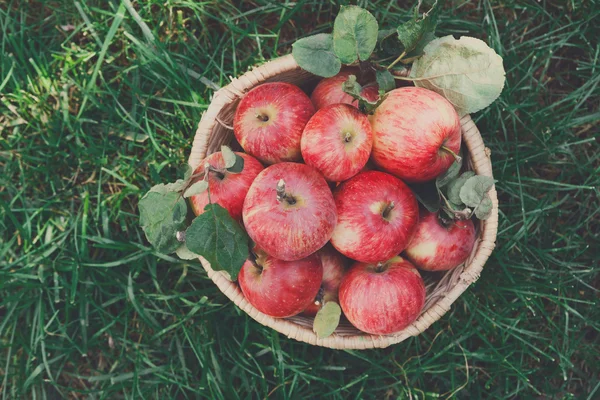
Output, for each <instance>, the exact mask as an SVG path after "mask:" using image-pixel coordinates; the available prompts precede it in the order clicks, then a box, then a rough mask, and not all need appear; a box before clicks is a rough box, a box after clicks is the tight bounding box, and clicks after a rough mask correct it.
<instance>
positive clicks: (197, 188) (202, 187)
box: [183, 180, 208, 199]
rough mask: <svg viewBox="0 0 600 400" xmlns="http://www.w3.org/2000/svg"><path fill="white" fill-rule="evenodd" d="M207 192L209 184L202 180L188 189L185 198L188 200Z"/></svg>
mask: <svg viewBox="0 0 600 400" xmlns="http://www.w3.org/2000/svg"><path fill="white" fill-rule="evenodd" d="M206 190H208V182H207V181H205V180H201V181H198V182H196V183H194V184H193V185H191V186H190V187H189V188H187V190H186V191H185V193H184V194H183V197H185V198H186V199H187V198H188V197H191V196H194V195H196V194H200V193H203V192H205V191H206Z"/></svg>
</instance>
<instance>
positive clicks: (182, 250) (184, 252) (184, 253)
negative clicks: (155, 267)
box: [175, 243, 200, 260]
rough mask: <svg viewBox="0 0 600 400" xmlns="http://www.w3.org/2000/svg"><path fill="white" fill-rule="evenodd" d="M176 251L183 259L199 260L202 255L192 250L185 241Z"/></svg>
mask: <svg viewBox="0 0 600 400" xmlns="http://www.w3.org/2000/svg"><path fill="white" fill-rule="evenodd" d="M175 253H176V254H177V257H179V258H181V259H182V260H197V259H198V257H200V256H199V255H198V254H196V253H194V252H192V251H190V249H188V248H187V246H186V244H185V243H184V244H182V245H181V246H179V247H178V248H177V250H175Z"/></svg>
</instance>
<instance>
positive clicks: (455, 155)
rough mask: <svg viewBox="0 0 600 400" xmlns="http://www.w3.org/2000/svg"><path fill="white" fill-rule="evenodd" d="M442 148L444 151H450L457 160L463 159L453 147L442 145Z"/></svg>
mask: <svg viewBox="0 0 600 400" xmlns="http://www.w3.org/2000/svg"><path fill="white" fill-rule="evenodd" d="M441 148H442V150H444V151H446V152H448V153H450V154H452V156H453V157H454V159H455V160H456V162H461V161H462V157H461V156H459V155H458V154H456V153H455V152H453V151H452V150H451V149H449V148H448V147H446V146H442V147H441Z"/></svg>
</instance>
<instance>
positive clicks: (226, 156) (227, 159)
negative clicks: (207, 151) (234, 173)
mask: <svg viewBox="0 0 600 400" xmlns="http://www.w3.org/2000/svg"><path fill="white" fill-rule="evenodd" d="M221 156H222V157H223V163H224V164H225V168H231V167H233V165H234V164H235V153H234V152H233V151H232V150H231V149H230V148H229V147H228V146H225V145H223V146H221Z"/></svg>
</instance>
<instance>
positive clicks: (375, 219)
mask: <svg viewBox="0 0 600 400" xmlns="http://www.w3.org/2000/svg"><path fill="white" fill-rule="evenodd" d="M333 197H334V199H335V204H336V207H337V212H338V224H337V226H336V227H335V230H334V231H333V235H332V236H331V244H332V245H333V247H335V248H336V250H337V251H339V252H340V253H342V254H343V255H345V256H346V257H348V258H352V259H353V260H358V261H362V262H371V263H374V262H379V261H386V260H388V259H390V258H392V257H394V256H396V255H398V254H400V252H401V251H402V250H404V248H405V247H406V245H407V244H408V241H409V240H410V237H411V235H412V233H413V231H414V229H415V227H416V225H417V221H418V219H419V206H418V204H417V199H416V198H415V196H414V194H413V193H412V191H411V190H410V189H409V187H408V186H406V184H404V183H403V182H402V181H401V180H400V179H398V178H396V177H394V176H392V175H390V174H386V173H384V172H379V171H367V172H361V173H360V174H358V175H356V176H355V177H353V178H351V179H350V180H348V181H346V182H344V183H342V184H341V185H340V186H338V187H337V188H336V190H335V191H334V195H333ZM392 202H393V203H394V207H393V208H392V209H391V210H386V208H388V206H389V205H390V204H391V203H392ZM384 214H385V216H384Z"/></svg>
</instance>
